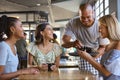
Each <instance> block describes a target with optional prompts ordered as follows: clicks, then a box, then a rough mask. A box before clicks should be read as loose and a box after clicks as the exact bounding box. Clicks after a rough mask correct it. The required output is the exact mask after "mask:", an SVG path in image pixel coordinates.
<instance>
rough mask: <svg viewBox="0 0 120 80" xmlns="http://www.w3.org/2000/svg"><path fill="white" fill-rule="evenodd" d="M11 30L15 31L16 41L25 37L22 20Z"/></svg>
mask: <svg viewBox="0 0 120 80" xmlns="http://www.w3.org/2000/svg"><path fill="white" fill-rule="evenodd" d="M11 30H12V31H13V35H14V36H15V37H16V39H20V38H23V37H24V33H23V28H22V23H21V21H20V20H17V21H16V22H15V24H14V26H13V27H11Z"/></svg>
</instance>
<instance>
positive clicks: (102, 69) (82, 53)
mask: <svg viewBox="0 0 120 80" xmlns="http://www.w3.org/2000/svg"><path fill="white" fill-rule="evenodd" d="M78 54H79V56H80V57H82V58H84V59H85V60H87V61H88V62H89V63H90V64H91V65H92V66H93V67H95V68H96V69H97V70H98V71H99V72H101V73H102V74H103V75H105V76H110V75H111V73H110V72H109V71H108V70H107V69H105V67H104V66H103V65H101V64H99V63H98V62H96V61H95V59H94V58H93V57H92V56H90V55H89V54H88V53H86V52H85V51H80V50H78Z"/></svg>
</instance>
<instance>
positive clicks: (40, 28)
mask: <svg viewBox="0 0 120 80" xmlns="http://www.w3.org/2000/svg"><path fill="white" fill-rule="evenodd" d="M47 25H50V24H49V23H48V22H45V23H41V24H39V25H38V26H37V27H36V31H35V39H36V41H35V44H36V45H38V44H40V43H42V42H43V36H42V35H41V34H40V32H41V31H44V30H45V28H46V26H47Z"/></svg>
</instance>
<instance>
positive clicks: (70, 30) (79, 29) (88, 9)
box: [62, 3, 106, 75]
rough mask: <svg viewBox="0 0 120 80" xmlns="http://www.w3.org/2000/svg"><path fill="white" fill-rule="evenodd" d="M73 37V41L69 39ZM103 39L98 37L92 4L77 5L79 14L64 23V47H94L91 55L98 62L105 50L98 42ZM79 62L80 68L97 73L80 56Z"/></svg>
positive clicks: (97, 27)
mask: <svg viewBox="0 0 120 80" xmlns="http://www.w3.org/2000/svg"><path fill="white" fill-rule="evenodd" d="M73 37H75V38H76V40H75V41H71V39H72V38H73ZM105 40H106V39H102V38H100V34H99V26H98V21H97V20H96V19H95V16H94V11H93V8H92V6H91V5H90V4H88V3H85V4H82V5H80V7H79V16H77V17H74V18H73V19H71V20H70V21H69V22H68V23H67V24H66V28H65V33H64V35H63V42H64V44H63V45H62V46H63V47H66V48H70V47H75V48H77V49H81V50H82V47H83V46H85V47H89V48H91V49H94V50H95V51H96V52H94V55H91V56H93V57H94V59H95V60H96V61H97V62H99V61H100V59H101V55H102V54H103V52H104V50H105V45H104V44H101V43H100V42H104V41H105ZM105 44H106V43H105ZM89 53H90V54H91V53H93V52H89ZM80 64H81V65H80V69H81V70H87V71H90V72H91V73H93V74H95V75H98V74H99V73H98V71H97V70H96V69H95V68H94V67H92V65H91V64H89V63H88V62H87V61H86V60H84V59H82V58H80Z"/></svg>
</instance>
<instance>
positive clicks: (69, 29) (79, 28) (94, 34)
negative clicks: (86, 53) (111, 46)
mask: <svg viewBox="0 0 120 80" xmlns="http://www.w3.org/2000/svg"><path fill="white" fill-rule="evenodd" d="M98 30H99V26H98V21H97V20H95V22H94V24H93V25H92V26H91V27H89V28H87V27H86V26H84V25H83V24H82V23H81V21H80V18H79V17H75V18H73V19H71V20H70V21H69V22H68V24H66V29H65V34H66V35H69V36H71V37H72V38H73V37H76V39H78V40H80V41H81V42H82V44H83V45H85V46H87V47H91V48H94V49H95V48H96V49H97V48H98V47H99V42H100V37H99V36H100V35H99V32H98Z"/></svg>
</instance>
